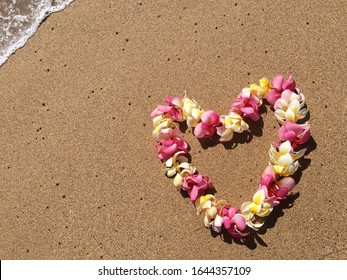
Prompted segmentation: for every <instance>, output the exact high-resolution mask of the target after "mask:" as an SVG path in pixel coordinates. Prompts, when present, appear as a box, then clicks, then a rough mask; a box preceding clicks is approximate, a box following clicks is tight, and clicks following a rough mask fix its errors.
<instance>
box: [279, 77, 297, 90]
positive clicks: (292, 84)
mask: <svg viewBox="0 0 347 280" xmlns="http://www.w3.org/2000/svg"><path fill="white" fill-rule="evenodd" d="M295 87H296V84H295V81H294V80H293V75H292V73H289V75H288V80H287V81H285V82H284V84H283V85H282V89H283V90H286V89H289V90H291V91H294V89H295Z"/></svg>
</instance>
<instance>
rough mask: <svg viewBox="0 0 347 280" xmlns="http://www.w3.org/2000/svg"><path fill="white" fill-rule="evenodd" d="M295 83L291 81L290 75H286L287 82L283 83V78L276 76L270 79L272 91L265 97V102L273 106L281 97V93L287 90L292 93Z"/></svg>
mask: <svg viewBox="0 0 347 280" xmlns="http://www.w3.org/2000/svg"><path fill="white" fill-rule="evenodd" d="M295 86H296V84H295V81H294V80H293V77H292V73H289V74H288V79H287V81H284V77H283V76H280V75H278V76H276V77H274V78H273V79H272V89H271V90H270V91H269V93H268V94H267V96H266V100H267V101H268V102H269V103H270V104H271V105H274V104H275V102H276V100H277V99H278V98H280V97H281V93H282V91H284V90H286V89H289V90H290V91H294V89H295Z"/></svg>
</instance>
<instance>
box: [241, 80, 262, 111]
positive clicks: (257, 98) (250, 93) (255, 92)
mask: <svg viewBox="0 0 347 280" xmlns="http://www.w3.org/2000/svg"><path fill="white" fill-rule="evenodd" d="M259 90H260V87H259V86H258V85H257V84H251V85H250V87H245V88H243V89H242V92H241V93H240V95H239V97H242V98H244V99H253V100H254V102H255V103H256V104H257V105H258V107H259V106H261V105H262V104H263V96H262V94H261V92H260V91H259Z"/></svg>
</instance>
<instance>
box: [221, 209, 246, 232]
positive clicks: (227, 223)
mask: <svg viewBox="0 0 347 280" xmlns="http://www.w3.org/2000/svg"><path fill="white" fill-rule="evenodd" d="M219 215H220V216H221V217H222V220H223V226H224V228H225V229H226V230H227V231H228V232H229V233H230V235H231V236H232V237H234V238H241V237H244V236H247V235H248V234H249V233H248V232H243V231H244V230H245V228H246V219H245V217H244V216H243V215H242V214H241V213H239V210H238V209H237V208H235V207H231V206H230V205H225V206H224V207H223V208H222V209H221V210H220V211H219Z"/></svg>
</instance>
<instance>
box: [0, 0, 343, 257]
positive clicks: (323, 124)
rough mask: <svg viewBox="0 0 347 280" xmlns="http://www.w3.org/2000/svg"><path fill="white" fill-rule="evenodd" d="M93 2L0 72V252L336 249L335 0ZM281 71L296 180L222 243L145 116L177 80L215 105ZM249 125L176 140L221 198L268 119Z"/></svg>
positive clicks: (339, 234)
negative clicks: (301, 124) (279, 203)
mask: <svg viewBox="0 0 347 280" xmlns="http://www.w3.org/2000/svg"><path fill="white" fill-rule="evenodd" d="M108 2H109V1H101V0H99V1H95V0H88V1H87V0H86V1H82V0H79V1H76V2H74V3H73V4H71V5H70V6H69V7H68V8H67V9H66V10H64V11H62V12H60V13H57V14H53V15H51V16H50V17H49V18H48V19H47V20H46V21H45V22H44V23H43V24H42V26H41V27H40V28H39V30H38V32H37V34H36V35H35V36H34V37H33V38H32V39H30V40H29V41H28V43H27V44H26V46H25V47H24V48H22V49H20V50H18V51H17V52H16V54H15V55H13V56H12V57H11V58H10V59H9V60H8V62H7V63H6V64H5V65H4V66H3V67H1V69H0V79H1V90H0V91H1V101H0V104H1V107H0V117H1V122H0V133H1V138H0V159H1V160H0V170H1V172H0V178H1V188H0V189H1V191H0V194H1V204H0V218H1V224H0V232H1V235H0V236H1V237H0V248H1V251H0V258H1V259H100V258H103V259H346V255H347V253H346V252H347V248H346V232H345V230H346V178H345V176H346V174H347V172H346V148H345V141H346V43H347V42H346V26H347V22H346V16H345V15H346V2H345V1H319V2H317V1H294V2H293V3H290V2H289V1H240V0H236V1H199V3H192V2H195V1H188V0H187V1H142V0H139V1H125V0H124V1H112V2H113V3H111V4H110V3H108ZM173 2H174V3H173ZM196 2H198V1H196ZM202 2H204V3H202ZM288 71H292V72H293V74H294V78H295V79H296V81H297V85H298V87H299V88H300V89H301V90H302V91H303V92H304V94H305V96H306V98H307V104H308V109H309V110H310V122H311V124H312V133H313V139H314V140H311V141H310V143H309V148H310V153H309V154H308V155H307V156H306V159H305V160H304V161H302V164H303V169H302V172H300V174H299V175H300V176H299V179H300V181H299V183H298V184H297V186H296V187H295V191H294V195H293V196H292V197H291V198H289V199H288V202H287V203H285V204H284V207H282V208H280V209H277V210H275V211H274V213H273V215H272V216H271V218H270V219H269V220H268V223H267V229H266V230H265V231H263V232H261V233H260V234H259V235H258V236H253V237H252V238H250V239H249V240H248V241H247V243H246V244H245V245H239V244H236V243H235V242H232V243H230V242H225V241H223V240H222V239H221V238H220V237H219V236H217V237H215V236H212V235H211V233H210V231H209V230H208V229H205V228H204V227H203V225H202V223H201V221H200V220H199V219H198V218H197V216H196V213H195V211H194V207H193V206H192V205H191V204H190V202H189V200H188V199H187V198H183V197H182V195H181V194H180V193H179V192H177V191H176V190H175V188H174V187H173V186H172V180H171V179H168V178H166V177H165V176H164V174H163V172H162V166H161V163H160V161H159V160H158V159H157V158H156V153H155V150H154V148H153V138H152V135H151V132H152V125H151V119H150V117H149V114H150V112H151V111H152V110H153V109H154V108H155V107H156V105H157V104H159V103H162V102H163V99H164V98H165V96H166V95H173V96H175V95H178V96H182V95H183V90H184V89H188V90H189V93H190V96H191V97H192V98H195V99H197V100H198V101H199V102H200V103H201V105H202V107H203V108H206V109H208V108H210V109H214V110H216V111H218V112H221V113H222V112H227V110H228V106H229V104H230V102H231V101H233V100H234V99H235V98H236V96H237V94H238V93H239V92H240V90H241V89H242V87H244V86H246V85H247V84H248V83H250V82H257V80H258V79H259V78H261V77H262V76H264V75H266V76H270V77H272V76H274V75H276V74H286V73H287V72H288ZM263 120H264V125H263V127H262V129H258V130H257V131H256V133H255V135H253V137H252V139H251V141H250V142H249V143H239V144H238V145H237V147H236V148H235V149H226V148H225V147H224V146H223V145H215V146H213V147H208V148H207V147H205V146H201V144H200V143H199V141H198V140H196V139H194V138H193V137H191V135H189V134H188V135H187V139H188V140H189V141H190V144H191V147H192V151H191V155H192V158H193V163H194V164H196V166H197V167H198V168H199V170H200V172H201V173H204V174H207V175H208V176H209V177H210V178H211V180H212V181H213V182H214V185H215V188H216V189H217V191H218V193H217V196H218V197H219V198H226V199H228V200H230V201H231V202H232V203H233V204H234V205H240V204H241V203H242V202H243V201H245V200H249V199H250V198H251V196H252V194H253V192H254V190H255V188H256V187H257V184H258V180H259V178H260V176H261V173H262V171H263V169H264V168H265V166H266V164H267V162H268V154H267V153H268V149H269V145H270V143H271V142H272V141H273V140H274V139H275V138H276V133H277V127H278V126H277V123H276V121H275V118H274V116H273V112H272V111H271V110H267V113H264V114H263ZM274 128H276V129H274ZM241 142H242V141H241ZM292 204H293V207H291V205H292Z"/></svg>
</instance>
